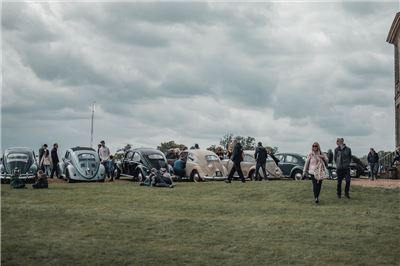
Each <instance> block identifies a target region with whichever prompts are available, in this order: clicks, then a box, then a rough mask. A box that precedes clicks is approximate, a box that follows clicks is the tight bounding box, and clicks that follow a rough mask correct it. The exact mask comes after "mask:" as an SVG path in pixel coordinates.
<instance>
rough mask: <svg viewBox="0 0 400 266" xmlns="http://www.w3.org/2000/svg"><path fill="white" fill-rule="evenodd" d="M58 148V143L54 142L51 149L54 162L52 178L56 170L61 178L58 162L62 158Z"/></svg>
mask: <svg viewBox="0 0 400 266" xmlns="http://www.w3.org/2000/svg"><path fill="white" fill-rule="evenodd" d="M57 149H58V144H57V143H54V145H53V149H52V150H51V161H52V162H53V169H51V175H50V178H53V176H54V172H56V176H57V178H60V173H59V171H58V163H59V162H60V160H59V159H58V153H57Z"/></svg>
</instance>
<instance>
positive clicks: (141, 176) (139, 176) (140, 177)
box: [137, 170, 146, 182]
mask: <svg viewBox="0 0 400 266" xmlns="http://www.w3.org/2000/svg"><path fill="white" fill-rule="evenodd" d="M145 179H146V175H145V174H144V173H143V171H142V170H139V171H138V174H137V181H138V182H144V180H145Z"/></svg>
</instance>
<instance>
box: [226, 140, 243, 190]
mask: <svg viewBox="0 0 400 266" xmlns="http://www.w3.org/2000/svg"><path fill="white" fill-rule="evenodd" d="M233 145H234V146H233V153H232V157H231V160H232V161H233V166H232V169H231V171H230V173H229V175H228V180H225V182H226V183H231V181H232V178H233V174H234V173H235V172H237V173H238V174H239V177H240V180H241V181H242V183H245V182H246V180H245V179H244V176H243V172H242V168H241V166H240V163H241V162H242V161H243V148H242V145H241V144H240V142H239V141H237V140H236V139H235V140H234V141H233Z"/></svg>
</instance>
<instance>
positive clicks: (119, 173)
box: [113, 168, 121, 179]
mask: <svg viewBox="0 0 400 266" xmlns="http://www.w3.org/2000/svg"><path fill="white" fill-rule="evenodd" d="M113 174H114V177H115V179H119V178H120V177H121V171H120V170H119V168H117V169H115V170H114V173H113Z"/></svg>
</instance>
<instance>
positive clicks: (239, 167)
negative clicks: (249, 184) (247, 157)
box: [228, 162, 245, 181]
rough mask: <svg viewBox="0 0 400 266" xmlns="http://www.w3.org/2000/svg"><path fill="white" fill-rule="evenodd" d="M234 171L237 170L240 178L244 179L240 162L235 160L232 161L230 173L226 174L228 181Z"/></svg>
mask: <svg viewBox="0 0 400 266" xmlns="http://www.w3.org/2000/svg"><path fill="white" fill-rule="evenodd" d="M235 172H237V173H238V174H239V177H240V180H242V181H245V180H244V176H243V172H242V167H241V166H240V162H239V163H236V162H234V163H233V166H232V169H231V171H230V173H229V175H228V180H229V181H231V180H232V177H233V174H234V173H235Z"/></svg>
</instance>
